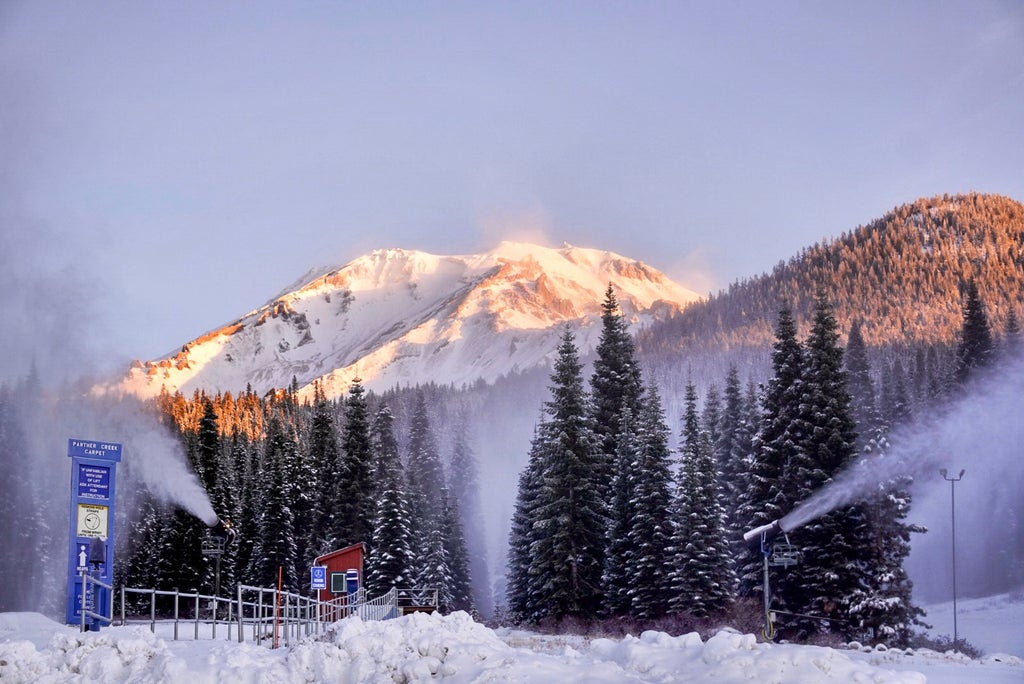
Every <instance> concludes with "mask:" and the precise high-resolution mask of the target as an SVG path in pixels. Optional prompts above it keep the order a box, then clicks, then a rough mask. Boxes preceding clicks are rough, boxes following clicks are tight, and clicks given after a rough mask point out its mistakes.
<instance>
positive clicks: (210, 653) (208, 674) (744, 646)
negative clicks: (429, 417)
mask: <svg viewBox="0 0 1024 684" xmlns="http://www.w3.org/2000/svg"><path fill="white" fill-rule="evenodd" d="M515 634H516V638H510V636H511V635H512V633H506V634H505V635H504V636H505V639H503V638H502V636H501V635H499V633H496V632H495V631H493V630H491V629H488V628H487V627H485V626H483V625H481V624H479V623H476V622H474V621H473V620H472V618H471V617H470V616H469V615H467V614H466V613H455V614H452V615H449V616H440V615H436V614H434V615H426V614H415V615H409V616H406V617H404V618H400V619H397V620H390V621H387V622H363V621H362V620H360V619H359V618H357V617H353V618H349V619H347V620H343V621H341V622H338V623H335V624H334V625H332V626H331V627H330V628H329V629H328V630H327V632H326V633H325V634H324V635H323V636H321V637H320V638H319V639H312V638H310V639H307V640H305V641H302V642H300V643H298V644H296V645H295V646H293V647H292V648H290V649H285V648H281V649H278V650H271V649H269V648H266V647H263V646H256V645H254V644H249V643H246V644H238V643H234V642H228V641H191V642H171V641H165V640H163V639H161V638H160V637H158V636H155V635H153V634H152V633H150V632H149V631H148V630H146V629H144V628H140V627H114V628H109V629H105V630H103V631H101V632H98V633H89V632H87V633H84V634H80V633H78V632H77V631H75V630H74V629H73V628H70V627H66V626H64V625H59V624H57V623H54V622H50V621H48V620H46V619H45V618H42V617H41V616H38V615H36V614H27V613H13V614H6V615H0V680H2V681H3V682H5V684H6V683H7V682H12V683H22V682H24V683H26V684H27V683H29V682H33V683H34V682H46V683H50V682H84V681H96V682H104V683H110V682H133V683H135V682H146V683H156V682H188V683H189V684H205V683H207V682H209V683H211V684H213V683H215V682H282V683H288V682H295V683H299V682H303V683H304V682H343V683H353V684H354V683H367V684H369V683H373V684H379V683H392V682H399V683H404V682H423V681H434V680H443V681H445V682H452V683H456V684H458V683H468V682H592V683H598V684H600V683H602V682H608V683H611V682H617V683H618V682H658V683H668V682H680V681H686V682H697V683H699V682H708V683H710V682H715V683H716V684H723V683H726V684H727V683H730V682H736V683H739V682H744V683H749V682H752V681H756V682H759V683H761V684H771V683H777V684H782V683H785V684H812V683H815V682H864V683H868V682H870V683H872V684H924V682H926V681H936V679H933V678H932V676H931V675H929V677H928V678H927V679H926V677H925V675H924V674H922V673H921V672H916V671H907V670H906V667H905V666H906V665H907V664H908V663H909V664H910V665H914V664H916V663H919V662H920V663H922V664H925V663H926V661H925V656H924V655H922V654H920V653H918V654H914V653H904V652H894V651H888V652H875V651H873V650H871V649H866V652H858V651H841V650H837V649H832V648H824V647H813V646H795V645H774V644H762V643H757V641H756V639H755V638H754V636H753V635H750V634H739V633H736V632H731V631H727V630H726V631H720V632H719V633H718V634H716V635H715V636H713V637H711V638H710V639H708V640H707V641H704V640H702V639H701V638H700V636H699V635H697V634H695V633H694V634H684V635H681V636H670V635H668V634H664V633H662V632H644V633H643V634H641V635H640V636H639V637H626V638H624V639H596V640H594V641H592V642H589V644H588V643H587V642H586V640H584V639H582V638H580V639H579V640H578V641H572V640H571V639H570V640H566V641H563V642H562V644H561V645H555V646H554V648H551V646H552V642H551V637H542V636H539V635H533V636H528V637H526V638H524V637H523V634H525V633H522V632H518V633H515ZM47 636H48V637H49V638H48V641H47V640H46V637H47ZM531 638H532V639H536V645H535V646H536V647H529V643H530V640H531ZM545 640H547V642H546V644H547V646H546V647H544V646H543V642H545ZM509 642H512V643H519V644H521V645H520V646H513V645H510V643H509ZM570 642H571V643H574V644H575V645H576V647H573V646H571V645H568V644H569V643H570ZM556 643H557V642H556ZM932 655H933V656H934V657H935V658H938V659H939V660H941V661H943V662H944V663H948V662H952V664H953V665H954V666H956V667H957V668H958V673H959V675H960V676H961V678H960V679H959V680H958V679H955V678H949V677H940V678H938V681H976V680H977V679H979V677H977V676H976V675H978V674H979V673H980V671H982V670H983V671H984V676H983V677H981V678H982V679H984V681H988V682H1004V681H1005V682H1011V681H1020V679H1021V678H1024V666H1022V664H1021V661H1020V659H1017V658H1013V657H1006V659H1005V660H1000V661H988V662H987V663H980V662H976V661H968V662H957V661H956V659H953V660H952V661H950V660H949V659H948V658H944V657H943V656H941V655H940V654H932ZM901 659H902V660H901ZM879 662H885V663H886V664H887V665H890V666H895V667H890V666H882V665H880V664H879ZM969 668H975V670H976V671H972V670H970V669H969Z"/></svg>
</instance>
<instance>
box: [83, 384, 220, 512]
mask: <svg viewBox="0 0 1024 684" xmlns="http://www.w3.org/2000/svg"><path fill="white" fill-rule="evenodd" d="M74 422H75V428H74V430H73V432H74V434H75V435H85V436H89V435H94V436H98V437H102V438H103V439H109V440H112V441H115V442H120V443H122V444H123V445H124V459H123V461H122V463H121V469H120V471H119V479H120V480H121V484H120V486H119V489H120V490H121V491H122V492H124V490H125V486H126V485H127V487H128V489H129V491H127V492H124V493H125V495H126V496H127V497H129V499H131V498H134V496H135V495H138V494H140V493H141V492H142V491H147V492H149V493H150V494H151V495H152V496H153V497H155V498H156V499H157V500H158V501H160V502H161V503H164V504H172V505H175V506H178V507H179V508H182V509H183V510H186V511H188V512H189V513H191V514H192V515H194V516H196V517H197V518H199V519H200V520H202V521H203V522H204V523H206V524H207V525H210V526H212V525H215V524H216V523H217V520H218V517H217V514H216V513H215V512H214V510H213V506H212V505H211V504H210V499H209V497H208V496H207V495H206V491H205V490H204V489H203V485H202V483H200V481H199V478H198V477H196V474H195V473H194V472H192V470H191V468H190V467H189V465H188V461H187V459H186V457H185V452H184V449H183V448H182V446H181V443H180V442H179V441H178V440H177V439H176V438H175V437H174V436H173V435H172V434H171V433H170V431H169V430H168V429H167V428H166V427H165V426H163V425H161V424H160V422H159V421H158V419H157V417H156V416H155V415H154V414H153V413H152V411H150V410H146V408H145V407H144V406H143V405H142V404H141V403H140V402H139V401H138V400H136V399H134V398H131V397H123V398H121V399H116V400H114V399H100V398H93V399H92V400H90V401H88V402H87V403H86V404H85V405H84V406H83V407H82V410H81V411H80V412H79V415H77V416H76V417H75V419H74ZM131 504H134V501H130V502H129V506H128V507H127V508H128V509H129V510H132V509H134V508H135V506H134V505H131Z"/></svg>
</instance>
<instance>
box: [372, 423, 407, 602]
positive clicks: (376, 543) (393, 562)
mask: <svg viewBox="0 0 1024 684" xmlns="http://www.w3.org/2000/svg"><path fill="white" fill-rule="evenodd" d="M371 435H372V439H373V445H374V451H375V452H376V454H377V459H376V463H375V468H374V471H375V473H376V476H375V483H376V489H375V492H374V500H375V501H376V508H375V511H374V516H373V533H372V535H371V539H370V540H369V550H368V553H367V559H366V586H367V591H368V592H369V593H370V594H371V595H372V596H379V595H381V594H384V593H386V592H388V591H389V590H390V589H391V588H392V587H397V588H411V587H412V574H411V571H410V569H411V567H412V565H413V550H412V528H411V523H410V520H409V515H410V514H409V507H408V502H407V495H406V490H405V473H404V471H403V468H402V461H401V458H400V457H399V454H398V441H397V440H396V439H395V434H394V417H393V416H392V414H391V409H390V408H388V407H387V406H386V405H384V406H381V407H380V409H378V411H377V413H376V415H375V416H374V419H373V427H372V430H371Z"/></svg>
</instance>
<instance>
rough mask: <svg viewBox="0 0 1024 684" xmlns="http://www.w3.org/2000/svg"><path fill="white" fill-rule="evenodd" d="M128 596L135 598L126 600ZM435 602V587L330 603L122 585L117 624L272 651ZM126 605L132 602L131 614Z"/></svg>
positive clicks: (273, 593) (245, 590) (262, 590)
mask: <svg viewBox="0 0 1024 684" xmlns="http://www.w3.org/2000/svg"><path fill="white" fill-rule="evenodd" d="M129 595H134V596H135V597H136V598H135V599H134V600H132V601H130V600H129ZM139 597H141V598H139ZM437 598H438V591H437V589H394V588H392V589H391V591H389V592H388V593H386V594H384V595H383V596H379V597H377V598H374V599H369V600H367V599H366V596H365V594H364V593H363V591H362V590H360V591H359V592H358V593H355V594H349V595H341V596H338V597H336V598H334V599H331V600H330V601H318V600H317V599H314V598H310V597H308V596H301V595H299V594H294V593H291V592H286V591H278V590H277V589H272V588H266V587H255V586H249V585H244V584H241V585H239V586H238V590H237V593H236V596H235V597H234V598H224V597H215V596H207V595H203V594H199V593H186V592H179V591H167V590H160V589H139V588H135V587H121V615H120V624H121V625H132V624H134V625H149V629H150V631H152V632H156V628H157V626H158V625H165V626H167V627H168V629H169V630H171V631H172V632H173V638H174V639H175V640H179V639H182V638H189V637H188V636H187V633H189V632H190V633H191V638H192V639H200V638H210V639H217V638H219V636H220V637H222V638H226V639H237V640H238V641H239V642H243V641H245V640H246V638H248V639H250V640H251V641H253V642H255V643H257V644H262V643H264V641H269V642H271V644H272V645H273V646H274V647H275V648H276V647H277V646H278V645H279V644H280V642H281V641H283V642H284V643H285V645H288V646H290V645H291V644H292V643H293V642H294V641H297V640H299V639H302V638H305V637H308V636H319V635H320V634H322V633H323V632H324V631H325V629H326V628H327V626H328V625H330V624H332V623H334V622H337V621H338V620H343V619H345V618H347V617H349V616H351V615H358V616H359V617H360V619H362V620H389V619H391V618H395V617H398V616H400V615H403V614H405V613H406V612H412V611H424V610H436V609H437ZM147 599H148V600H147ZM111 602H113V601H111ZM130 603H132V604H134V606H133V608H132V611H133V613H134V615H131V616H129V614H128V613H129V604H130ZM147 608H148V611H146V609H147ZM144 611H145V612H144ZM146 612H148V616H147V615H146ZM183 628H184V629H183ZM189 628H191V629H189ZM218 628H219V630H218ZM218 631H219V632H220V634H219V635H218ZM201 634H202V636H200V635H201ZM207 634H209V637H207V636H206V635H207Z"/></svg>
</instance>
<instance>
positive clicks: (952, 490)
mask: <svg viewBox="0 0 1024 684" xmlns="http://www.w3.org/2000/svg"><path fill="white" fill-rule="evenodd" d="M939 472H940V473H941V474H942V478H943V479H944V480H946V482H948V483H949V503H950V511H951V519H952V522H953V529H952V534H951V535H950V536H951V537H952V539H953V648H956V647H957V644H959V643H960V640H959V638H958V636H959V635H958V634H957V631H956V483H957V482H959V481H960V480H962V479H964V473H965V472H967V471H966V470H961V471H960V474H959V475H957V476H956V477H952V476H951V475H949V473H948V471H947V470H946V469H945V468H943V469H942V470H940V471H939Z"/></svg>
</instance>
